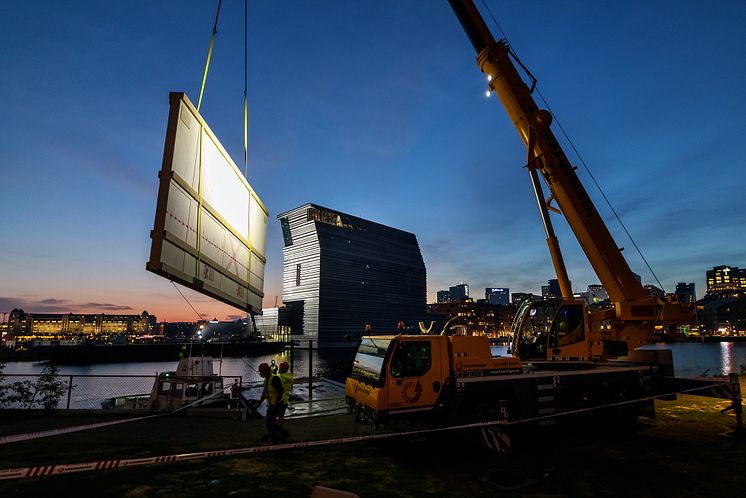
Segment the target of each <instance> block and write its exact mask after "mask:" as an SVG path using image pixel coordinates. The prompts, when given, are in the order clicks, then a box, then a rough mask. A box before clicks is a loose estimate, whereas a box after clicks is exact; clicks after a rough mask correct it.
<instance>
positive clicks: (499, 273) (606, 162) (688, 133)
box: [0, 0, 746, 321]
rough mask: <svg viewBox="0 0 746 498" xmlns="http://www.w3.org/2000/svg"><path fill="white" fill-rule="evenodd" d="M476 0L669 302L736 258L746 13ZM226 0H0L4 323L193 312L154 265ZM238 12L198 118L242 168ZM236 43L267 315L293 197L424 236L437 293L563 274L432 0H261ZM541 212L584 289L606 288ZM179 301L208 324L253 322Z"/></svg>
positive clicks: (640, 269) (430, 281)
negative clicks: (168, 141)
mask: <svg viewBox="0 0 746 498" xmlns="http://www.w3.org/2000/svg"><path fill="white" fill-rule="evenodd" d="M476 3H477V6H478V7H479V8H480V10H481V11H482V14H483V16H484V17H485V19H486V20H487V23H488V25H489V26H490V28H491V29H492V31H493V33H494V34H495V37H496V38H500V37H501V35H500V34H499V32H498V31H497V28H496V27H495V26H494V24H492V21H491V19H490V18H489V15H488V13H487V12H486V10H485V9H484V6H483V5H482V2H481V0H478V1H477V2H476ZM487 3H488V5H489V6H490V8H491V9H492V11H493V13H494V14H495V16H496V18H497V20H498V22H499V23H500V25H501V26H502V28H503V30H504V31H505V32H506V34H507V36H508V38H509V40H510V42H511V44H512V46H513V48H514V50H515V51H516V52H517V53H518V55H519V56H520V57H521V60H522V61H523V63H524V64H525V65H526V66H527V67H529V68H530V70H531V71H532V72H533V74H534V75H535V76H536V77H537V78H538V80H539V83H538V87H539V89H540V90H541V92H542V94H543V95H544V96H545V97H546V98H547V100H548V101H549V104H550V106H551V107H552V110H553V112H554V114H555V117H556V119H558V120H559V122H560V123H561V124H562V125H563V127H564V128H565V130H566V131H567V132H568V133H569V135H570V137H571V139H572V140H573V142H574V144H575V145H576V147H577V148H578V149H579V150H580V152H581V154H582V155H583V158H584V159H585V161H586V163H587V164H588V165H589V167H590V168H591V171H592V172H593V174H594V175H595V176H596V178H597V180H598V181H599V183H600V184H601V186H602V187H603V188H604V190H605V193H606V195H607V196H608V198H609V199H610V200H611V202H612V204H613V205H614V207H615V209H616V210H617V212H618V213H619V214H620V216H621V217H622V220H623V221H624V223H625V224H626V226H627V228H628V229H629V231H630V232H631V233H632V235H633V237H635V240H636V242H637V244H638V245H639V246H640V248H641V250H642V251H643V254H644V255H645V257H646V258H647V260H648V261H649V262H650V264H651V266H652V268H653V270H654V271H655V272H656V274H657V275H658V277H659V278H660V280H661V282H662V284H663V286H664V287H665V290H666V291H668V292H672V291H673V289H674V287H675V285H676V283H677V282H695V283H696V288H697V293H698V296H699V297H701V296H702V295H703V294H704V292H705V281H704V279H705V271H706V270H707V269H709V268H712V267H713V266H716V265H721V264H729V265H734V266H740V267H746V211H745V210H744V195H745V193H746V160H744V155H743V148H744V143H745V142H746V90H745V89H746V83H745V82H746V28H744V26H746V2H743V1H742V0H716V1H714V2H704V1H688V0H671V1H652V2H650V1H623V2H622V1H620V2H610V1H602V2H599V1H580V0H574V1H557V0H553V1H532V2H525V1H523V2H519V1H513V0H511V1H498V0H488V1H487ZM216 7H217V1H205V0H201V1H175V0H174V1H147V2H146V1H139V2H137V1H127V2H113V1H108V2H102V1H88V2H83V1H71V2H59V1H27V2H2V3H1V4H0V32H2V33H3V42H2V44H0V60H2V70H1V71H0V95H1V96H2V109H3V114H2V121H1V124H0V172H1V173H2V181H3V188H2V195H0V207H1V208H2V213H3V216H2V218H1V219H0V220H1V221H0V229H1V230H2V237H0V313H3V312H9V311H10V310H11V309H13V308H16V307H20V308H23V309H24V310H25V311H27V312H68V311H73V312H95V313H101V312H103V313H128V314H129V313H139V312H141V311H143V310H148V311H149V312H150V313H153V314H156V315H157V316H158V319H159V320H168V321H176V320H189V321H193V320H195V319H196V318H197V317H196V315H195V313H194V311H192V309H191V308H190V307H189V305H188V304H187V303H186V302H185V301H184V299H182V297H181V296H180V295H179V293H178V292H177V291H176V290H175V289H174V287H173V285H172V284H171V283H170V282H169V281H168V280H167V279H164V278H162V277H159V276H156V275H154V274H152V273H150V272H147V271H146V270H145V262H146V260H147V259H148V255H149V249H150V237H149V232H150V230H151V229H152V225H153V218H154V213H155V202H156V193H157V188H158V179H157V172H158V170H159V169H160V167H161V161H162V156H163V145H164V138H165V131H166V119H167V116H168V93H169V92H171V91H184V92H186V93H187V95H188V96H189V97H190V98H191V100H192V101H193V102H195V103H196V102H197V99H198V96H199V88H200V83H201V80H202V72H203V69H204V63H205V57H206V54H207V47H208V43H209V39H210V33H211V30H212V25H213V22H214V17H215V9H216ZM243 15H244V14H243V1H240V0H225V1H224V2H223V6H222V12H221V16H220V22H219V25H218V35H217V38H216V41H215V49H214V53H213V59H212V64H211V68H210V73H209V75H208V79H207V86H206V90H205V97H204V100H203V102H202V109H201V114H202V115H203V116H204V118H205V119H206V120H207V122H208V123H209V125H210V127H211V128H212V129H213V131H214V132H215V133H216V135H217V136H218V137H219V138H220V140H221V141H222V143H223V145H224V146H225V147H226V149H227V151H228V152H229V153H230V154H231V155H232V156H233V159H234V161H235V162H236V163H237V164H238V165H239V166H240V167H241V168H243V107H242V106H243V86H244V77H243V75H244V65H243V57H244V56H243V40H244V28H243ZM248 47H249V49H248V100H249V175H248V179H249V182H250V183H251V185H252V186H253V187H254V189H255V190H256V192H257V193H258V195H259V196H260V198H261V199H262V201H263V202H264V204H265V205H266V206H267V208H268V209H269V211H270V218H269V234H268V243H267V257H268V264H267V270H266V275H265V299H264V305H265V306H273V305H274V303H275V302H276V301H277V302H280V303H281V301H282V295H281V294H282V284H281V272H282V234H281V230H280V224H279V222H278V220H277V219H276V216H277V214H278V213H281V212H284V211H287V210H289V209H292V208H295V207H297V206H299V205H301V204H304V203H307V202H313V203H316V204H320V205H322V206H326V207H328V208H331V209H335V210H339V211H342V212H345V213H348V214H351V215H354V216H359V217H362V218H366V219H369V220H372V221H376V222H379V223H383V224H385V225H390V226H393V227H396V228H400V229H402V230H406V231H409V232H412V233H414V234H415V235H416V236H417V239H418V241H419V244H420V247H421V250H422V254H423V258H424V260H425V266H426V268H427V288H428V301H429V302H431V301H434V299H435V294H436V292H437V291H438V290H440V289H447V288H448V286H450V285H455V284H457V283H459V282H461V281H463V282H466V283H468V284H469V285H470V286H471V289H472V295H473V296H476V297H483V293H484V288H485V287H488V286H489V287H491V286H496V287H509V288H510V290H511V292H517V291H522V292H534V293H539V291H540V286H541V285H542V284H546V281H547V279H549V278H553V270H552V265H551V262H550V259H549V255H548V251H547V248H546V244H545V237H544V234H543V229H542V224H541V221H540V218H539V214H538V210H537V208H536V203H535V200H534V197H533V192H532V190H531V185H530V182H529V177H528V174H527V173H526V170H525V169H524V168H523V165H524V164H525V155H526V152H525V147H524V145H523V143H522V142H521V140H520V138H519V136H518V134H517V133H516V131H515V129H514V128H513V127H512V125H511V123H510V121H509V120H508V118H507V115H506V113H505V111H504V110H503V108H502V106H501V105H500V103H499V101H498V100H497V99H496V98H494V97H493V98H489V99H488V98H486V96H485V90H486V81H485V79H484V77H483V75H482V74H481V73H480V72H479V70H478V68H477V67H476V64H475V54H474V51H473V49H472V47H471V44H470V43H469V41H468V39H467V38H466V36H465V35H464V33H463V31H462V29H461V26H460V25H459V23H458V21H457V20H456V17H455V16H454V14H453V13H452V11H451V9H450V7H449V6H448V4H447V2H446V1H445V0H442V1H440V0H413V1H407V0H391V1H382V0H379V1H350V0H347V1H332V0H327V1H312V0H304V1H300V0H297V1H295V0H283V1H259V0H252V1H250V2H249V32H248ZM554 129H555V133H556V134H557V135H558V136H559V135H560V133H559V131H558V130H557V129H556V125H555V128H554ZM563 144H564V142H563ZM566 150H567V152H568V156H569V157H570V160H571V162H573V163H574V164H577V165H580V162H579V160H578V159H577V156H575V155H574V154H572V153H571V151H570V149H569V148H567V149H566ZM578 173H579V174H580V178H581V180H582V181H583V182H584V184H585V186H586V189H587V190H588V191H589V193H590V194H591V196H592V198H593V199H594V201H595V202H596V205H597V207H598V209H599V211H600V212H601V213H602V214H603V215H604V217H605V219H606V220H607V223H608V225H609V228H610V230H611V232H612V234H613V235H614V237H615V238H616V241H617V243H618V244H619V245H620V246H624V247H625V248H626V250H625V251H624V254H625V256H626V258H627V260H628V262H629V263H630V266H631V267H632V269H633V270H634V271H636V272H637V273H638V274H640V275H641V276H642V278H643V282H644V283H655V282H654V279H653V277H652V275H651V274H650V272H649V271H648V270H647V268H646V267H645V266H644V264H643V262H642V260H641V259H640V258H639V256H638V255H637V254H636V253H635V252H634V249H633V246H632V244H631V242H630V241H629V240H628V239H627V238H626V236H624V234H623V231H622V230H621V228H620V226H619V225H618V223H617V222H616V221H615V220H613V217H612V214H611V211H610V210H609V208H608V207H607V206H606V205H605V203H603V200H602V198H601V196H600V194H599V193H598V191H597V190H596V188H595V187H594V186H593V185H592V182H591V180H590V178H589V177H588V175H587V173H586V172H585V171H584V170H583V168H582V166H581V167H580V168H579V169H578ZM553 221H554V224H555V228H556V230H557V234H558V237H559V239H560V244H561V247H562V249H563V252H564V255H565V259H566V262H567V267H568V272H569V275H570V279H571V280H572V282H573V288H574V289H575V290H576V291H583V290H585V288H586V286H587V285H588V284H590V283H597V282H598V279H597V278H596V276H595V275H594V274H593V272H592V270H591V268H590V266H589V265H588V263H587V262H586V259H585V256H584V255H583V253H582V251H581V250H580V248H579V246H578V244H577V242H576V241H575V239H574V237H573V235H572V233H571V232H570V231H569V229H568V228H567V225H566V224H565V222H564V220H563V219H562V218H561V217H560V216H556V215H555V216H553ZM182 291H183V292H184V293H185V295H186V296H187V297H188V298H189V300H190V302H191V303H192V305H194V306H195V308H197V310H198V311H199V312H200V313H202V314H204V315H205V316H206V317H209V318H212V317H217V318H219V319H228V318H231V317H233V318H235V317H237V316H239V315H240V314H241V312H240V311H239V310H236V309H233V308H231V307H229V306H226V305H223V304H220V303H218V302H216V301H214V300H213V299H211V298H208V297H204V296H200V295H198V294H196V293H194V292H191V291H187V290H186V289H183V288H182Z"/></svg>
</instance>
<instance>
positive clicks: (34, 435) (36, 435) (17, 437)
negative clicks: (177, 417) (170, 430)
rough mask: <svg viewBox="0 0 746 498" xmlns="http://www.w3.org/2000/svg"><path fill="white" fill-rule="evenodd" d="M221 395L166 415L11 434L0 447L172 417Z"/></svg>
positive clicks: (214, 394) (198, 401)
mask: <svg viewBox="0 0 746 498" xmlns="http://www.w3.org/2000/svg"><path fill="white" fill-rule="evenodd" d="M225 391H227V389H224V392H225ZM222 395H223V392H216V393H213V394H212V395H210V396H206V397H204V398H201V399H198V400H196V401H193V402H191V403H189V404H187V405H183V406H180V407H179V408H177V409H175V410H172V411H170V412H166V413H158V414H155V415H144V416H142V417H133V418H126V419H120V420H112V421H109V422H98V423H96V424H83V425H76V426H72V427H62V428H59V429H50V430H48V431H37V432H27V433H25V434H13V435H10V436H1V437H0V445H2V444H8V443H15V442H18V441H30V440H32V439H40V438H43V437H50V436H59V435H61V434H70V433H73V432H80V431H87V430H90V429H98V428H99V427H109V426H112V425H119V424H126V423H129V422H137V421H140V420H147V419H149V418H157V417H165V416H167V415H173V414H174V413H178V412H180V411H183V410H186V409H187V408H191V407H195V406H199V405H201V404H204V403H205V402H207V401H210V400H211V399H213V398H218V397H220V396H222Z"/></svg>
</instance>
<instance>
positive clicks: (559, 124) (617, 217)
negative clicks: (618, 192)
mask: <svg viewBox="0 0 746 498" xmlns="http://www.w3.org/2000/svg"><path fill="white" fill-rule="evenodd" d="M482 5H484V7H485V8H486V9H487V12H488V13H489V15H490V17H491V18H492V22H494V23H495V25H496V26H497V29H498V30H499V31H500V34H502V36H503V38H504V39H505V41H506V42H507V43H508V46H509V47H510V50H511V51H512V52H513V54H514V55H515V50H513V47H512V46H511V45H510V41H509V40H508V36H507V35H506V34H505V32H504V31H503V29H502V27H500V24H499V23H498V22H497V19H495V16H494V15H493V14H492V10H491V9H490V7H489V6H488V5H487V3H486V2H485V0H482ZM536 93H538V94H539V97H540V98H541V101H542V102H543V103H544V105H545V106H546V108H547V110H548V111H549V112H550V113H551V114H552V118H553V119H554V121H555V122H556V123H557V126H558V127H559V129H560V131H561V132H562V136H564V137H565V140H567V142H568V143H569V144H570V147H571V148H572V150H573V152H575V155H576V156H578V159H579V160H580V163H581V164H582V165H583V168H585V171H586V172H587V173H588V176H590V177H591V180H592V181H593V184H594V185H595V186H596V188H597V189H598V191H599V192H600V193H601V196H602V197H603V199H604V201H606V204H607V205H608V206H609V209H611V212H612V213H614V217H615V218H616V220H617V221H618V222H619V225H621V227H622V229H623V230H624V233H626V234H627V237H628V238H629V240H630V241H631V242H632V245H633V246H634V247H635V250H637V254H639V255H640V257H641V258H642V260H643V261H644V262H645V266H647V268H648V270H649V271H650V273H651V274H652V275H653V278H654V279H655V281H656V282H657V283H658V285H659V286H660V289H661V290H662V291H663V292H664V293H665V289H664V288H663V284H661V281H660V280H658V276H657V275H656V274H655V272H654V271H653V268H651V266H650V264H649V263H648V260H647V259H646V258H645V256H644V255H643V254H642V251H641V250H640V248H639V247H638V246H637V242H635V239H634V238H633V237H632V234H630V233H629V230H627V226H626V225H625V224H624V222H623V221H622V219H621V218H620V217H619V214H618V213H617V211H616V209H614V206H613V205H612V204H611V201H610V200H609V198H608V197H606V193H604V190H603V189H602V188H601V185H599V183H598V182H597V181H596V177H595V176H593V173H592V172H591V170H590V168H589V167H588V165H587V164H586V162H585V160H584V159H583V156H581V155H580V151H578V149H577V148H576V147H575V144H574V143H573V141H572V139H571V138H570V136H569V135H568V134H567V132H566V131H565V128H564V127H563V126H562V123H560V121H559V118H557V115H556V114H555V113H554V112H553V111H552V108H551V107H550V106H549V103H548V102H547V100H546V99H545V98H544V95H542V94H541V90H539V89H538V88H536Z"/></svg>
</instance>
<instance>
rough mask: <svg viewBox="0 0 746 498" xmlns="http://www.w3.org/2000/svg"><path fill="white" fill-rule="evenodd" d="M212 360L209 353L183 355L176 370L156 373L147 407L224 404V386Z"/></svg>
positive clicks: (220, 405) (170, 408) (161, 407)
mask: <svg viewBox="0 0 746 498" xmlns="http://www.w3.org/2000/svg"><path fill="white" fill-rule="evenodd" d="M212 361H213V360H212V358H211V357H209V356H202V357H189V358H182V359H180V360H179V365H178V367H177V369H176V371H175V372H161V373H160V374H158V378H157V379H156V381H155V384H154V385H153V391H152V392H151V393H150V408H151V409H152V410H175V409H177V408H181V407H182V406H185V405H190V406H199V407H203V408H204V407H208V406H219V407H221V408H225V407H227V405H228V399H229V395H228V393H226V392H225V391H224V389H223V377H221V376H220V375H217V374H216V373H214V371H213V368H212Z"/></svg>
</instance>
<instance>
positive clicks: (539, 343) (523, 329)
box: [511, 299, 591, 361]
mask: <svg viewBox="0 0 746 498" xmlns="http://www.w3.org/2000/svg"><path fill="white" fill-rule="evenodd" d="M588 331H589V328H588V312H587V310H586V307H585V303H584V302H583V301H575V300H563V299H556V300H546V301H524V302H523V303H522V304H521V305H520V307H519V308H518V311H517V312H516V314H515V318H514V319H513V325H512V327H511V340H512V345H511V352H512V354H513V356H515V357H518V358H520V359H521V360H524V361H531V360H534V361H541V360H550V361H589V360H591V347H590V340H589V335H590V334H589V333H588Z"/></svg>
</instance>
